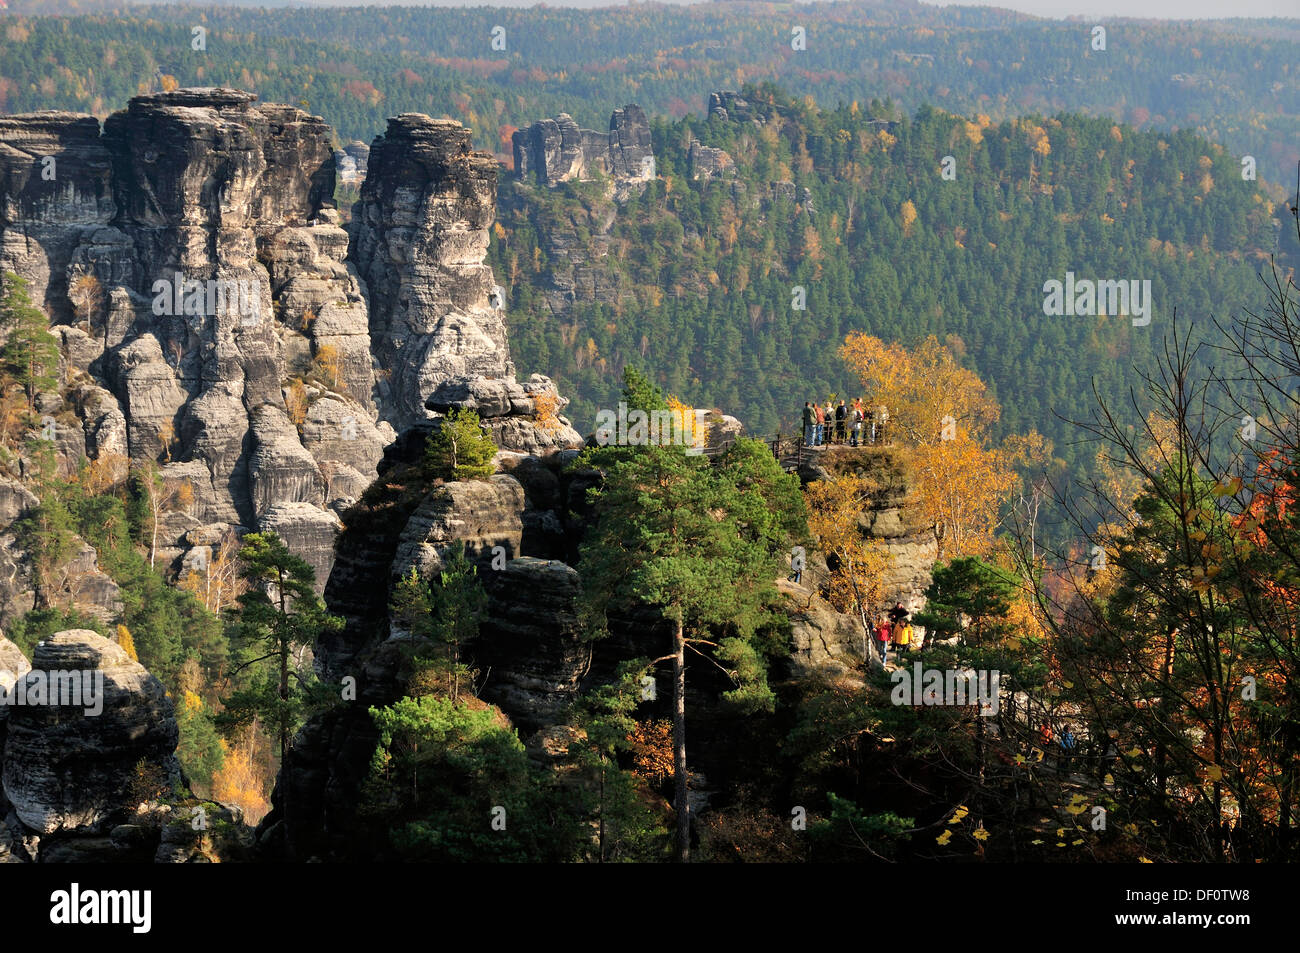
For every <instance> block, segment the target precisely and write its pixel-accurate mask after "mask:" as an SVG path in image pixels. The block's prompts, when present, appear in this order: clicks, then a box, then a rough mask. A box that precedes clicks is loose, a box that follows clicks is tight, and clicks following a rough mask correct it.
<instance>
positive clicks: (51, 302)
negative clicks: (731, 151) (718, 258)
mask: <svg viewBox="0 0 1300 953" xmlns="http://www.w3.org/2000/svg"><path fill="white" fill-rule="evenodd" d="M255 99H256V97H254V96H252V95H251V94H249V93H244V92H239V91H237V90H231V89H186V90H177V91H174V92H170V93H160V94H156V95H151V96H141V97H137V98H135V99H133V100H131V102H130V105H129V106H128V108H127V109H126V110H124V111H122V112H119V113H115V114H113V115H112V116H111V117H109V119H108V120H107V121H106V122H105V124H104V128H103V131H102V134H101V132H100V129H99V126H98V124H97V123H96V121H95V120H94V119H93V118H91V117H87V116H77V115H75V114H71V113H40V114H35V115H31V116H13V117H5V118H4V119H0V268H3V269H7V270H12V271H16V272H18V273H19V274H21V275H23V276H24V277H26V278H28V279H29V281H30V282H31V287H32V292H33V297H34V299H35V300H37V301H38V302H40V303H42V304H43V305H44V306H45V308H46V309H47V311H48V312H49V313H50V314H51V315H52V317H53V320H54V321H55V324H56V325H57V328H56V329H57V331H58V334H59V337H60V341H61V344H62V351H63V357H64V360H63V364H64V367H63V372H64V379H65V380H66V381H68V382H69V383H71V381H72V380H73V378H76V379H77V381H78V382H79V383H78V384H77V389H76V390H75V392H73V393H72V394H70V395H69V399H70V400H71V402H72V404H73V406H74V408H75V414H76V416H75V420H70V421H64V420H63V419H60V420H59V421H58V422H57V423H56V425H55V427H54V433H55V440H56V448H57V452H58V454H59V463H60V470H61V472H65V473H71V472H74V471H75V469H76V467H77V465H78V462H79V461H80V460H81V459H82V458H84V457H89V458H90V459H92V460H96V461H99V462H100V463H101V465H104V466H112V467H113V468H114V470H115V472H117V473H118V475H119V476H120V475H123V474H124V473H125V470H126V466H127V465H128V463H130V462H134V463H137V464H139V463H143V462H146V461H158V462H159V463H162V464H163V467H162V471H163V472H162V475H163V477H164V480H165V482H166V484H167V486H168V488H169V490H174V489H175V488H177V487H179V486H181V485H182V484H184V485H187V486H188V489H187V490H186V493H185V498H186V499H191V498H192V502H189V503H187V504H186V505H185V507H184V508H183V510H181V509H178V508H176V507H172V508H169V510H168V511H167V512H166V513H165V514H164V516H163V518H162V520H161V526H162V533H161V537H160V539H159V541H158V551H159V553H160V554H162V555H163V556H164V557H165V558H166V559H168V560H171V561H172V563H173V566H175V565H176V563H177V562H178V561H179V560H181V559H183V558H185V557H187V554H188V552H189V544H187V542H186V540H187V534H190V533H191V532H193V531H195V530H197V529H201V528H202V527H203V526H205V525H207V526H217V525H220V526H223V527H224V526H226V525H232V526H236V527H239V528H240V531H247V530H251V529H254V528H269V527H272V526H274V527H277V528H278V531H281V532H283V533H284V534H286V535H285V538H286V541H287V542H288V543H289V545H290V547H291V548H292V549H293V550H294V551H296V552H299V553H301V554H304V555H306V556H307V558H308V559H309V561H311V562H312V563H313V565H314V566H315V567H316V569H317V574H318V584H319V585H320V586H321V587H322V588H323V586H324V584H325V579H326V577H327V576H328V573H329V570H330V567H331V565H332V545H331V544H330V540H328V539H327V538H326V536H327V533H328V531H329V529H330V527H335V528H336V527H337V526H338V520H337V518H336V514H337V513H338V512H341V511H343V510H345V509H346V508H347V506H349V505H350V504H351V503H352V502H354V501H355V500H356V499H358V498H359V497H360V495H361V493H362V492H363V491H364V489H365V487H366V486H368V485H369V484H370V483H371V481H373V480H374V478H375V474H376V465H377V463H378V461H379V459H380V457H381V456H382V453H383V448H384V447H385V446H386V445H388V444H389V443H391V442H392V441H393V439H394V438H395V436H396V434H397V432H398V431H400V430H403V429H405V428H407V427H409V426H411V425H413V424H416V423H423V422H427V421H428V420H430V419H431V418H434V417H436V416H437V414H438V413H439V411H437V410H429V409H426V406H425V402H426V400H427V399H428V398H430V396H431V395H433V393H434V392H435V391H437V390H438V389H439V387H440V386H441V385H445V384H450V385H452V387H453V389H454V387H455V382H456V381H458V380H464V381H472V382H473V384H472V385H470V384H466V385H465V386H464V387H462V390H464V391H465V397H466V398H467V399H468V401H469V403H468V404H464V405H465V406H469V405H470V404H473V403H474V398H473V396H472V395H471V394H470V391H469V389H470V388H471V387H473V388H478V389H481V388H482V387H483V386H488V387H496V388H498V389H505V390H508V391H509V395H510V403H509V404H508V405H503V406H499V407H497V408H496V410H497V411H498V412H497V413H494V414H491V415H488V414H485V416H492V417H494V418H495V419H493V420H492V421H491V422H490V426H491V428H492V429H493V431H494V432H495V433H496V435H497V437H498V438H499V439H500V440H501V441H502V443H503V446H506V447H507V448H509V449H516V450H522V451H528V452H533V451H543V450H549V449H554V448H558V447H564V446H572V445H576V444H577V442H578V436H577V434H576V433H574V432H573V430H572V429H571V428H569V427H568V425H567V422H564V421H563V419H562V418H559V417H558V412H559V411H560V410H561V409H562V408H563V406H564V404H565V403H567V402H566V401H564V400H563V399H562V398H560V397H559V395H558V394H557V393H555V388H554V385H553V384H552V383H551V382H550V381H549V380H547V379H546V378H540V377H534V378H533V379H531V380H529V381H528V382H526V383H524V384H520V383H518V382H516V381H515V380H514V368H513V365H512V364H511V363H510V356H509V349H508V345H507V342H506V334H505V323H504V291H503V290H502V289H500V288H499V287H498V286H497V284H496V280H495V278H494V276H493V275H492V272H491V269H490V268H489V267H488V266H487V265H485V264H484V260H483V259H484V256H485V254H486V251H487V242H488V228H489V227H490V226H491V224H492V222H493V221H494V218H495V206H496V175H497V167H496V164H495V162H494V161H493V160H492V159H491V157H490V156H488V155H487V154H485V153H475V152H472V151H471V146H470V136H469V131H468V130H467V129H465V128H464V127H462V126H461V125H460V124H458V123H455V122H450V121H445V120H432V119H429V118H428V117H427V116H420V115H404V116H399V117H397V118H395V119H393V120H392V122H391V123H390V126H389V129H388V132H387V133H386V135H384V136H381V137H379V138H378V139H376V141H375V144H374V148H373V152H372V150H371V149H369V148H367V147H365V146H363V145H361V144H359V143H354V144H352V145H350V146H349V147H348V149H347V151H346V154H347V155H348V156H349V157H350V158H351V159H352V161H353V162H354V163H359V164H360V165H361V166H362V167H365V168H366V169H367V175H366V179H365V183H364V186H363V188H362V199H361V202H360V203H359V204H358V206H357V214H356V218H355V220H354V222H353V225H352V232H351V234H349V233H348V232H346V231H344V230H343V229H342V228H340V227H339V214H338V211H337V210H336V209H335V208H334V207H333V191H334V181H335V174H336V158H335V156H334V154H333V151H332V150H331V148H330V145H329V140H330V132H329V129H328V127H327V126H326V125H325V123H324V122H323V121H322V120H321V119H319V118H318V117H315V116H309V115H307V114H306V113H304V112H302V111H301V110H298V109H295V108H293V107H289V106H279V105H267V104H257V103H256V102H255ZM606 140H607V147H606V156H607V160H606V161H607V162H608V165H609V168H610V169H611V171H616V170H617V169H623V170H626V169H628V168H631V167H632V166H635V165H636V164H637V163H638V162H639V161H640V157H641V154H642V153H641V151H638V150H645V149H648V143H649V139H648V126H647V125H646V124H645V117H644V115H643V114H642V113H641V112H640V110H638V109H636V108H635V107H628V108H627V109H625V110H621V111H620V112H619V113H618V114H616V122H614V123H613V124H612V125H611V132H610V135H609V136H608V137H606ZM46 156H51V157H52V158H53V164H52V165H50V166H48V167H49V168H52V169H53V171H52V173H49V174H48V176H47V175H42V172H43V171H44V170H45V169H46V168H47V164H46V163H45V161H44V157H46ZM618 174H620V175H623V176H624V177H625V178H628V179H629V181H630V180H631V179H635V178H637V176H638V175H639V173H638V172H636V170H635V169H634V170H633V171H632V172H626V173H625V172H620V173H618ZM88 276H90V277H93V278H94V279H95V280H96V281H97V282H98V290H99V293H98V295H96V296H92V297H91V298H90V299H86V298H85V297H84V296H78V295H76V294H72V293H71V289H73V288H75V287H80V285H79V284H78V282H79V280H80V279H84V278H86V277H88ZM83 284H84V282H83ZM73 297H78V299H79V303H78V304H74V302H73V300H72V298H73ZM485 382H486V383H485ZM539 398H540V400H539ZM56 403H57V400H56ZM437 405H438V406H439V407H441V408H442V411H441V412H444V413H445V412H446V410H448V409H450V408H451V407H453V406H461V405H462V404H459V403H457V401H456V400H455V399H446V400H440V401H438V402H437ZM485 409H486V408H485ZM539 414H540V415H541V416H542V418H543V419H542V421H541V423H542V424H543V426H540V427H538V426H534V425H533V424H534V423H535V422H536V418H537V417H538V415H539ZM299 504H306V505H307V506H310V507H315V508H316V509H317V510H318V514H317V515H312V516H309V515H308V514H307V513H306V512H305V511H303V510H302V508H301V507H300V506H299ZM9 505H10V506H12V505H13V504H12V503H11V504H9ZM289 514H292V516H290V515H289ZM14 595H15V597H16V598H17V602H16V603H15V605H19V604H21V603H22V598H21V593H15V594H14ZM100 595H101V596H103V595H104V594H103V593H100ZM95 604H108V605H110V606H111V600H109V601H108V602H107V603H105V599H104V598H100V599H99V600H98V601H97V602H96V603H95Z"/></svg>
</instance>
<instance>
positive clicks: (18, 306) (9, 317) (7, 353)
mask: <svg viewBox="0 0 1300 953" xmlns="http://www.w3.org/2000/svg"><path fill="white" fill-rule="evenodd" d="M0 326H2V327H3V329H4V330H5V331H6V332H7V333H8V335H9V336H8V339H7V340H6V341H5V346H4V349H3V351H0V360H3V362H4V365H5V369H6V370H7V371H8V372H9V373H11V374H13V375H14V378H15V379H16V380H17V381H18V383H20V384H22V386H23V393H24V394H25V395H26V397H27V413H28V415H29V416H31V415H33V414H35V412H36V395H37V394H39V393H40V392H41V391H44V390H52V389H54V388H55V387H57V386H58V368H59V342H58V339H56V338H55V337H54V335H53V334H51V333H50V327H49V321H48V319H47V318H46V317H45V314H44V312H42V311H41V309H40V308H37V307H36V306H35V305H33V304H32V300H31V297H30V296H29V295H28V293H27V282H26V281H24V280H23V279H22V278H20V277H19V276H18V275H15V274H13V273H12V272H6V273H5V276H4V296H3V298H2V299H0Z"/></svg>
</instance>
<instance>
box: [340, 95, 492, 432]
mask: <svg viewBox="0 0 1300 953" xmlns="http://www.w3.org/2000/svg"><path fill="white" fill-rule="evenodd" d="M496 176H497V165H496V162H495V160H493V159H492V157H491V156H490V155H488V154H487V153H483V152H473V151H471V148H470V133H469V130H468V129H466V128H465V127H464V126H462V125H461V124H460V123H457V122H452V121H450V120H445V119H430V118H429V117H428V116H423V115H418V114H404V115H401V116H398V117H397V118H395V119H390V120H389V122H388V131H387V132H386V133H385V134H384V135H383V136H380V137H378V138H377V139H376V140H375V143H374V146H373V148H372V149H371V153H370V174H369V175H368V176H367V177H366V181H365V184H364V185H363V186H362V188H361V201H360V202H359V203H358V204H357V207H356V211H355V218H354V221H353V229H354V234H353V246H352V257H353V260H354V261H355V262H356V267H357V270H358V272H359V273H360V275H361V277H362V278H363V279H364V280H365V282H366V285H367V288H368V292H369V297H368V300H369V310H370V337H371V350H372V353H373V354H374V355H375V357H376V359H377V360H378V363H379V365H380V366H381V367H384V368H386V369H388V372H389V376H388V378H387V379H386V380H380V381H379V383H378V387H377V393H378V394H379V399H380V403H381V406H382V408H383V412H384V413H383V415H384V418H385V419H386V420H388V421H390V422H391V423H392V424H393V426H394V427H395V428H396V429H398V430H401V429H404V428H405V427H408V426H410V425H411V424H413V423H415V422H417V421H420V420H424V419H427V418H428V417H430V416H431V415H430V414H428V413H426V412H425V409H424V402H425V399H426V398H427V397H428V396H429V395H430V394H432V393H433V392H434V390H435V389H436V388H437V387H438V385H439V384H441V383H442V382H443V381H445V380H447V379H449V378H452V377H458V376H465V375H470V376H474V375H481V376H484V377H492V378H505V377H513V376H514V366H513V365H512V364H511V363H510V354H509V350H508V347H507V344H506V328H505V320H504V311H502V310H498V309H497V308H494V307H493V306H492V304H491V303H490V301H489V295H490V294H491V293H492V292H493V291H494V290H495V288H496V281H495V279H494V278H493V275H492V269H491V268H489V267H488V266H487V265H486V264H484V261H483V259H484V257H485V256H486V254H487V245H488V229H489V228H490V227H491V225H492V222H493V221H494V219H495V215H496V208H495V205H496Z"/></svg>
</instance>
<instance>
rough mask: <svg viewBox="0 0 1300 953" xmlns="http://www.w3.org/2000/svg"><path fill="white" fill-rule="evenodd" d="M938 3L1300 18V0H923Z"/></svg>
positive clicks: (1085, 12)
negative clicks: (995, 0) (990, 0)
mask: <svg viewBox="0 0 1300 953" xmlns="http://www.w3.org/2000/svg"><path fill="white" fill-rule="evenodd" d="M924 2H926V3H932V4H934V5H935V6H940V7H946V6H964V7H967V6H969V7H1003V8H1004V9H1007V10H1019V11H1021V12H1022V13H1032V14H1033V15H1034V16H1040V17H1068V16H1112V17H1113V16H1125V17H1160V18H1169V19H1175V20H1192V19H1202V18H1209V19H1222V18H1225V17H1300V0H997V2H989V3H982V2H980V0H954V2H947V0H924Z"/></svg>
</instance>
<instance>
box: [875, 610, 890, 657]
mask: <svg viewBox="0 0 1300 953" xmlns="http://www.w3.org/2000/svg"><path fill="white" fill-rule="evenodd" d="M893 639H894V627H893V624H892V623H891V622H890V621H889V617H888V616H881V619H880V625H878V626H876V641H877V642H879V643H880V664H881V665H888V664H889V643H890V642H892V641H893Z"/></svg>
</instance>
